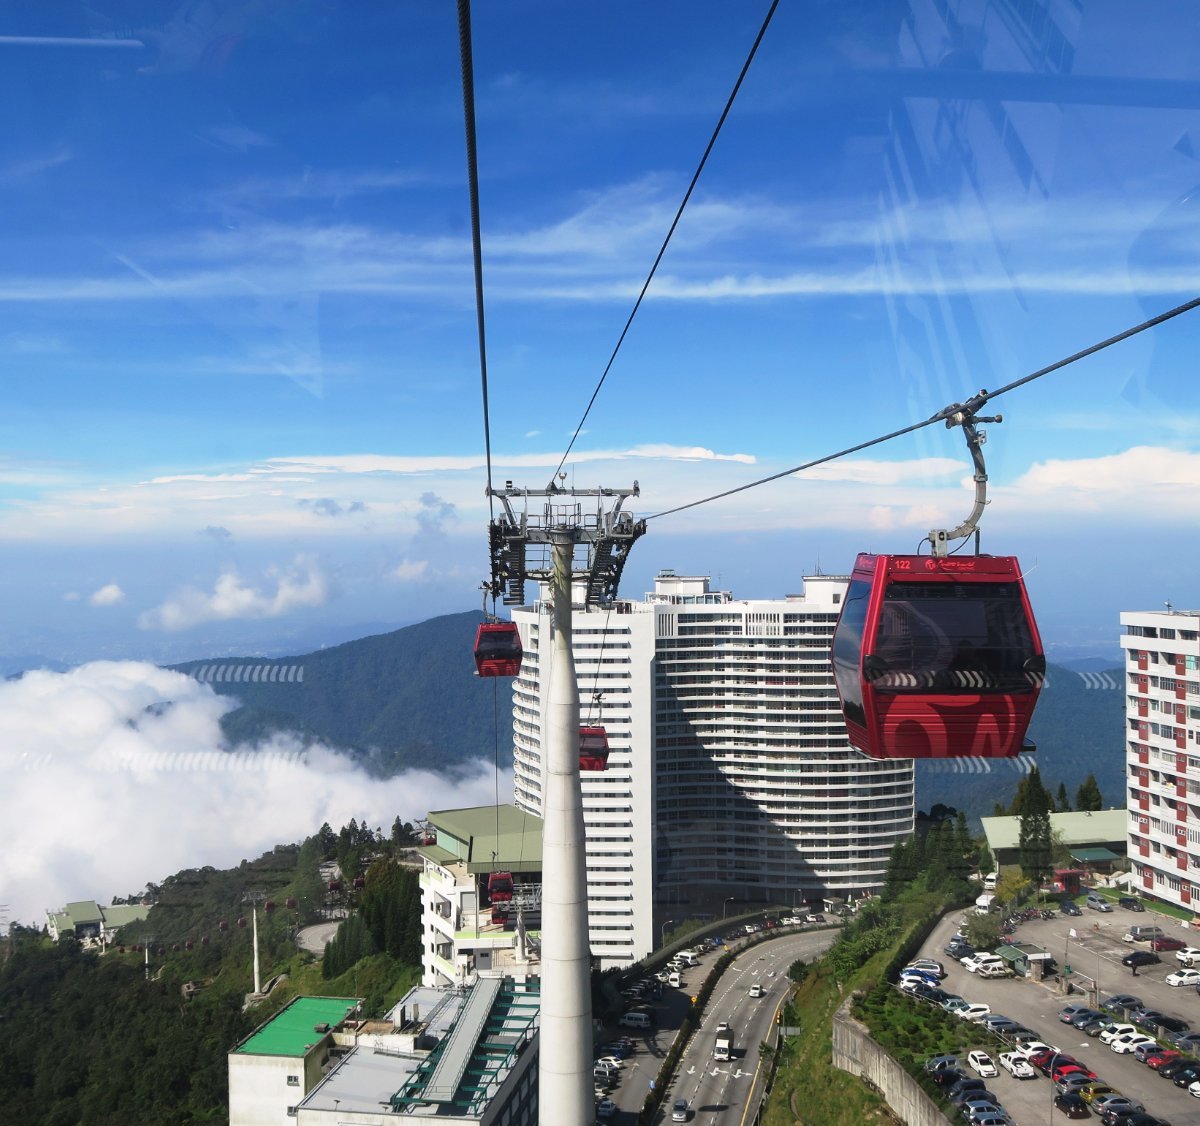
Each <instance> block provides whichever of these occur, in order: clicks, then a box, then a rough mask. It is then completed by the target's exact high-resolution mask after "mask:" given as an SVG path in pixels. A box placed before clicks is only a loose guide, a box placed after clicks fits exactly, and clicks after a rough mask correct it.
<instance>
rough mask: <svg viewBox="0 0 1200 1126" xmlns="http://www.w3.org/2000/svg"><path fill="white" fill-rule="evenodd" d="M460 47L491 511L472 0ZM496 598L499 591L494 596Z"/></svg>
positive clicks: (463, 4) (464, 2) (491, 510)
mask: <svg viewBox="0 0 1200 1126" xmlns="http://www.w3.org/2000/svg"><path fill="white" fill-rule="evenodd" d="M458 49H459V55H460V57H461V59H462V91H463V122H464V124H465V126H466V133H467V190H468V191H469V193H470V196H471V250H472V253H473V256H474V261H475V322H476V328H477V335H478V337H479V377H480V382H481V384H482V388H483V446H484V453H485V455H486V458H487V484H488V515H489V516H491V517H495V514H496V511H495V503H494V501H493V500H492V428H491V418H490V416H489V413H488V380H487V333H486V332H485V329H484V317H483V239H482V237H481V235H480V225H479V161H478V157H477V153H476V147H475V67H474V64H473V63H472V61H471V0H458ZM492 597H493V601H494V600H495V595H493V596H492Z"/></svg>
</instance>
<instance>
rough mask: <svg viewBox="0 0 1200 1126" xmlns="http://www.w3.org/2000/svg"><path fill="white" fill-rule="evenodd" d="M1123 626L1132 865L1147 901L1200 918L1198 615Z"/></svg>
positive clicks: (1126, 620) (1156, 615) (1157, 614)
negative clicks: (1151, 898)
mask: <svg viewBox="0 0 1200 1126" xmlns="http://www.w3.org/2000/svg"><path fill="white" fill-rule="evenodd" d="M1121 625H1122V626H1123V627H1124V634H1123V636H1122V637H1121V648H1122V649H1124V650H1125V672H1126V685H1125V726H1126V729H1127V730H1126V733H1125V737H1126V762H1127V764H1128V768H1129V769H1128V773H1129V802H1128V806H1129V859H1130V862H1131V863H1132V865H1133V871H1134V873H1135V875H1136V877H1137V883H1138V885H1139V886H1140V888H1141V890H1142V891H1143V893H1144V894H1146V895H1153V896H1157V897H1158V898H1159V899H1162V900H1165V901H1166V902H1168V903H1175V904H1178V905H1179V906H1181V907H1188V908H1190V909H1191V910H1194V911H1198V912H1200V906H1197V904H1200V611H1195V610H1189V611H1179V610H1171V609H1167V610H1156V611H1130V612H1126V613H1123V614H1122V615H1121Z"/></svg>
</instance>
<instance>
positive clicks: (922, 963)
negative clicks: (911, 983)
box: [904, 958, 946, 978]
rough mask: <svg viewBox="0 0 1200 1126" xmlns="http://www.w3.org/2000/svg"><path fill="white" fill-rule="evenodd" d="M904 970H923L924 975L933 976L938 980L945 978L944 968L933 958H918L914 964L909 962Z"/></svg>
mask: <svg viewBox="0 0 1200 1126" xmlns="http://www.w3.org/2000/svg"><path fill="white" fill-rule="evenodd" d="M904 968H905V969H906V970H923V971H924V972H925V973H931V974H934V975H936V976H937V977H939V978H943V977H945V976H946V967H945V966H943V965H942V963H941V962H938V961H936V960H935V959H933V958H918V959H917V960H916V961H915V962H909V963H908V965H907V966H905V967H904Z"/></svg>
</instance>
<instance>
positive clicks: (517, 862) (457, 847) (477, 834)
mask: <svg viewBox="0 0 1200 1126" xmlns="http://www.w3.org/2000/svg"><path fill="white" fill-rule="evenodd" d="M428 821H429V824H430V825H432V826H433V828H434V829H435V830H436V831H437V835H438V840H437V845H436V846H427V847H426V849H425V850H424V851H426V853H427V854H429V855H430V858H431V859H437V857H436V856H435V855H433V854H432V853H430V848H438V849H442V850H445V854H446V855H447V856H451V857H453V858H455V859H457V860H462V861H465V862H466V865H467V871H468V872H472V873H476V872H540V871H541V869H542V820H541V818H540V817H537V816H535V815H534V814H532V813H526V812H525V811H524V810H522V809H518V808H517V807H516V806H515V805H499V806H496V805H480V806H474V807H472V808H469V809H439V810H435V811H434V812H432V813H430V814H429V815H428ZM497 829H499V833H497Z"/></svg>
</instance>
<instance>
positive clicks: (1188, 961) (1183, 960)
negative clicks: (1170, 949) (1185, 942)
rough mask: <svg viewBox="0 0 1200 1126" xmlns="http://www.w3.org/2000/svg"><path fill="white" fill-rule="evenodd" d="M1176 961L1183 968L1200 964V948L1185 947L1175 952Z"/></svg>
mask: <svg viewBox="0 0 1200 1126" xmlns="http://www.w3.org/2000/svg"><path fill="white" fill-rule="evenodd" d="M1175 961H1177V962H1178V963H1179V964H1180V965H1181V966H1192V965H1195V963H1196V962H1200V946H1185V947H1183V948H1182V949H1181V950H1176V951H1175Z"/></svg>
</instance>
